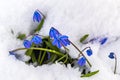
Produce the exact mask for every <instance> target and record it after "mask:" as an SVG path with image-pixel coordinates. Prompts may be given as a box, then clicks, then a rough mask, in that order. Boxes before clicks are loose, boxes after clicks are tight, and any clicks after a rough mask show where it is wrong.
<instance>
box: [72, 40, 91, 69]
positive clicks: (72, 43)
mask: <svg viewBox="0 0 120 80" xmlns="http://www.w3.org/2000/svg"><path fill="white" fill-rule="evenodd" d="M70 43H71V44H72V45H73V46H74V47H75V48H76V49H77V50H78V51H79V52H80V54H81V55H82V56H83V57H85V55H84V54H83V53H82V51H80V50H79V49H78V47H77V46H76V45H74V44H73V43H72V42H71V41H70ZM85 59H86V61H87V63H88V64H89V66H90V67H92V65H91V64H90V62H89V61H88V59H87V58H86V57H85Z"/></svg>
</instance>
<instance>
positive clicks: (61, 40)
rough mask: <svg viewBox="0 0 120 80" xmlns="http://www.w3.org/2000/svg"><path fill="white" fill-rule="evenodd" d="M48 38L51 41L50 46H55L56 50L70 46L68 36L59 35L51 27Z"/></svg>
mask: <svg viewBox="0 0 120 80" xmlns="http://www.w3.org/2000/svg"><path fill="white" fill-rule="evenodd" d="M49 36H50V38H51V39H52V40H53V42H52V44H53V45H56V46H57V47H58V48H61V47H62V46H63V47H64V46H67V45H70V41H69V39H68V36H66V35H62V34H60V33H59V32H58V30H56V29H55V28H53V27H51V29H50V32H49Z"/></svg>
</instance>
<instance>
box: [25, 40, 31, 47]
mask: <svg viewBox="0 0 120 80" xmlns="http://www.w3.org/2000/svg"><path fill="white" fill-rule="evenodd" d="M23 44H24V46H25V48H30V47H31V45H32V43H31V41H29V40H24V42H23Z"/></svg>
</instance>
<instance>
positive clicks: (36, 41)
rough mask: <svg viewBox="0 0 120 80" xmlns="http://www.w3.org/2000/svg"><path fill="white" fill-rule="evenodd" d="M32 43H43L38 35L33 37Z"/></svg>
mask: <svg viewBox="0 0 120 80" xmlns="http://www.w3.org/2000/svg"><path fill="white" fill-rule="evenodd" d="M31 42H33V43H34V44H40V43H42V39H41V37H39V36H38V35H35V36H33V38H32V40H31Z"/></svg>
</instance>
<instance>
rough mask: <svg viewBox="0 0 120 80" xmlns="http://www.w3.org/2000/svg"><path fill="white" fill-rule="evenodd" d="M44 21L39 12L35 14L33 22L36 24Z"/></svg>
mask: <svg viewBox="0 0 120 80" xmlns="http://www.w3.org/2000/svg"><path fill="white" fill-rule="evenodd" d="M41 19H42V14H41V13H40V11H39V10H36V11H35V12H34V14H33V21H34V22H40V21H41Z"/></svg>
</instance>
